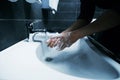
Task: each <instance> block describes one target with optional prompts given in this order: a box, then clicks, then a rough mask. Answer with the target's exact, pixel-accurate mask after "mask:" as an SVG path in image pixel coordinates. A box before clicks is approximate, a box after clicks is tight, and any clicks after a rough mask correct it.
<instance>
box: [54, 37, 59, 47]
mask: <svg viewBox="0 0 120 80" xmlns="http://www.w3.org/2000/svg"><path fill="white" fill-rule="evenodd" d="M59 41H60V38H57V39H56V41H55V43H54V45H53V46H54V47H55V46H57V44H58V43H59Z"/></svg>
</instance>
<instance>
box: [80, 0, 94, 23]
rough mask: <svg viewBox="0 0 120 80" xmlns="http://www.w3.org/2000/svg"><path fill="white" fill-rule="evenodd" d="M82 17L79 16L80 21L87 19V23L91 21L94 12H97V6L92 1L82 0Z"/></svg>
mask: <svg viewBox="0 0 120 80" xmlns="http://www.w3.org/2000/svg"><path fill="white" fill-rule="evenodd" d="M80 1H81V5H80V15H79V16H78V19H85V20H87V21H89V22H90V21H91V20H92V18H93V16H94V12H95V4H94V2H93V1H92V0H80Z"/></svg>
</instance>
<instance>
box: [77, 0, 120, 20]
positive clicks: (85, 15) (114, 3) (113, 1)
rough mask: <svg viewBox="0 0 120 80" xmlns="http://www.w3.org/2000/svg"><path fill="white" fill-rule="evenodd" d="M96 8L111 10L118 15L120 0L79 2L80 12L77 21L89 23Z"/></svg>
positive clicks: (84, 0) (87, 0)
mask: <svg viewBox="0 0 120 80" xmlns="http://www.w3.org/2000/svg"><path fill="white" fill-rule="evenodd" d="M96 7H99V8H102V9H111V10H114V11H116V12H118V13H120V0H81V5H80V9H81V10H80V15H79V17H78V19H85V20H87V21H91V20H92V18H93V16H94V12H95V8H96Z"/></svg>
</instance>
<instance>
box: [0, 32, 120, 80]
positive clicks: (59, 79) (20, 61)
mask: <svg viewBox="0 0 120 80" xmlns="http://www.w3.org/2000/svg"><path fill="white" fill-rule="evenodd" d="M33 34H34V33H33ZM33 34H32V35H30V40H29V42H26V41H24V40H22V41H20V42H18V43H16V44H15V45H13V46H11V47H9V48H7V49H5V50H3V51H1V52H0V80H90V79H92V80H93V79H94V80H98V79H100V80H101V79H103V80H120V64H118V63H117V62H115V61H114V60H112V59H111V58H109V57H107V56H105V55H103V54H102V53H101V52H100V51H99V50H97V49H96V48H95V47H94V46H93V45H92V44H91V43H90V42H89V40H88V39H87V38H83V39H80V40H78V41H77V42H76V43H74V44H73V45H72V46H71V47H69V48H66V49H64V50H63V51H57V50H55V49H51V48H48V47H47V46H46V44H45V43H44V42H43V43H40V42H33V41H32V36H33ZM42 36H43V35H42ZM41 38H44V37H40V35H39V34H38V36H35V37H34V39H37V40H36V41H38V40H39V39H41ZM41 40H43V39H41ZM46 58H47V61H46Z"/></svg>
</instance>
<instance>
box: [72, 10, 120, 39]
mask: <svg viewBox="0 0 120 80" xmlns="http://www.w3.org/2000/svg"><path fill="white" fill-rule="evenodd" d="M117 25H120V14H118V13H116V12H114V11H108V12H105V13H103V14H102V15H101V16H100V17H99V18H98V19H97V20H96V21H94V22H92V23H90V24H88V25H86V26H84V27H82V28H80V29H78V30H75V31H73V32H74V34H78V36H79V37H84V36H87V35H91V34H93V33H96V32H100V31H104V30H107V29H110V28H113V27H115V26H117Z"/></svg>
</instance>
